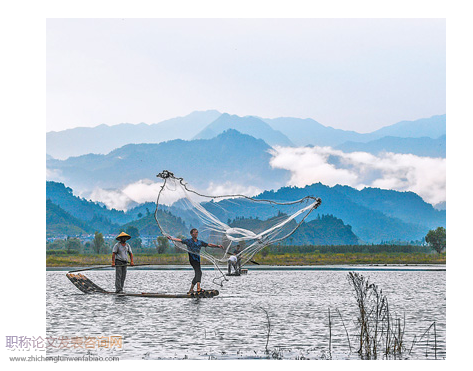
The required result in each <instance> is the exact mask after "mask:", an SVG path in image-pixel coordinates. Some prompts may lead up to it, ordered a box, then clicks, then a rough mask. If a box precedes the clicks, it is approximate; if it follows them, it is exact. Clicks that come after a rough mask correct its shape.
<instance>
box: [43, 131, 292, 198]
mask: <svg viewBox="0 0 473 371" xmlns="http://www.w3.org/2000/svg"><path fill="white" fill-rule="evenodd" d="M270 149H271V147H270V146H269V145H268V144H266V143H265V142H264V141H263V140H261V139H255V138H253V137H252V136H250V135H245V134H241V133H239V132H238V131H236V130H228V131H226V132H224V133H222V134H220V135H218V136H217V137H215V138H212V139H196V140H190V141H184V140H172V141H168V142H163V143H158V144H128V145H125V146H123V147H121V148H118V149H115V150H113V151H112V152H110V153H108V154H106V155H96V154H88V155H83V156H78V157H69V158H68V159H67V160H62V161H61V160H56V159H49V160H47V167H48V168H49V169H54V171H56V172H58V173H59V174H60V175H59V177H58V178H57V179H55V180H59V181H64V182H65V183H66V184H67V185H68V186H69V187H72V188H73V189H74V190H75V191H76V192H84V191H90V190H92V188H94V187H100V188H115V189H117V188H121V187H123V186H125V185H127V184H130V183H133V182H136V181H139V180H142V179H149V180H152V181H156V180H157V179H156V175H157V174H158V173H159V172H161V171H162V170H164V169H166V170H171V171H172V172H173V173H174V174H176V176H182V174H186V181H187V182H189V183H191V184H192V185H193V186H194V187H196V188H199V189H206V188H207V187H209V185H210V184H211V183H215V184H224V183H226V182H232V183H234V184H238V185H241V186H243V185H245V184H247V185H251V186H253V187H257V188H260V189H261V190H264V189H273V188H274V187H280V186H283V185H285V184H286V183H287V181H288V180H289V175H290V174H289V172H288V171H286V170H281V169H273V168H272V167H271V166H270V164H269V160H270V158H271V154H270V153H269V150H270Z"/></svg>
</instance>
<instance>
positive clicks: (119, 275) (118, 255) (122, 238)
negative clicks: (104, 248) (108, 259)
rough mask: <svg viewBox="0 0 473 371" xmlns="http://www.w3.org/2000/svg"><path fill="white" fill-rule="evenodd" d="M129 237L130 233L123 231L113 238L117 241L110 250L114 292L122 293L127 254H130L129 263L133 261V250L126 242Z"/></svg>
mask: <svg viewBox="0 0 473 371" xmlns="http://www.w3.org/2000/svg"><path fill="white" fill-rule="evenodd" d="M130 238H131V236H130V235H128V234H126V233H125V232H122V233H120V234H119V235H118V236H117V237H116V238H115V239H116V240H117V241H118V242H117V243H116V244H115V246H113V250H112V267H115V292H116V293H122V292H123V285H124V284H125V278H126V266H127V264H128V255H127V254H129V255H130V265H135V264H134V263H133V252H132V251H131V247H130V245H129V244H127V242H126V241H128V240H129V239H130Z"/></svg>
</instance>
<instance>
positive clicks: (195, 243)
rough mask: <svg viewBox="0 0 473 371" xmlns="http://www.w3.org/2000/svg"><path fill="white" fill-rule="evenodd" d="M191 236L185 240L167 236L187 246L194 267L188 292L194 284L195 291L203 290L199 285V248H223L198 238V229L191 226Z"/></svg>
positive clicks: (200, 275) (190, 261)
mask: <svg viewBox="0 0 473 371" xmlns="http://www.w3.org/2000/svg"><path fill="white" fill-rule="evenodd" d="M190 234H191V238H189V239H187V240H181V239H180V238H174V237H171V236H168V239H170V240H171V241H175V242H180V243H183V244H184V245H186V246H187V249H188V250H187V252H188V253H189V263H190V265H191V266H192V268H193V269H194V278H193V280H192V284H191V288H190V289H189V291H188V294H190V293H192V292H194V286H195V285H196V284H197V293H200V292H202V291H204V290H203V289H202V288H201V287H200V281H201V279H202V269H201V268H200V249H201V248H202V247H207V246H209V247H218V248H220V249H223V246H222V245H215V244H213V243H207V242H204V241H201V240H198V239H197V237H198V236H199V231H198V230H197V229H196V228H192V229H191V231H190Z"/></svg>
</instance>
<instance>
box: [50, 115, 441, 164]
mask: <svg viewBox="0 0 473 371" xmlns="http://www.w3.org/2000/svg"><path fill="white" fill-rule="evenodd" d="M228 129H235V130H238V131H239V132H241V133H243V134H248V135H251V136H253V137H254V138H256V139H262V140H264V141H265V142H266V143H268V144H269V145H271V146H275V145H279V146H306V145H314V146H332V147H335V146H342V147H343V145H344V143H345V142H356V143H367V142H370V141H376V140H379V139H381V138H383V137H392V138H391V139H390V141H389V143H392V144H387V145H388V147H386V148H382V149H381V151H382V150H384V151H389V150H390V148H395V147H396V141H397V140H399V138H422V137H427V138H431V139H438V138H439V137H442V136H444V135H446V115H438V116H432V117H430V118H423V119H419V120H415V121H402V122H399V123H396V124H394V125H390V126H386V127H383V128H381V129H379V130H376V131H373V132H372V133H368V134H360V133H357V132H355V131H347V130H341V129H334V128H332V127H328V126H324V125H322V124H320V123H318V122H317V121H315V120H313V119H310V118H309V119H300V118H292V117H281V118H274V119H266V118H260V117H256V116H244V117H240V116H237V115H229V114H227V113H223V114H222V113H220V112H218V111H215V110H210V111H196V112H193V113H191V114H189V115H187V116H184V117H176V118H173V119H170V120H165V121H162V122H160V123H157V124H151V125H148V124H144V123H141V124H137V125H133V124H120V125H113V126H107V125H104V124H102V125H99V126H96V127H93V128H84V127H79V128H74V129H68V130H63V131H58V132H54V131H52V132H48V133H47V134H46V142H47V151H46V152H47V154H48V155H50V156H52V157H54V158H57V159H66V158H68V157H70V156H80V155H84V154H89V153H95V154H107V153H109V152H110V151H112V150H114V149H116V148H119V147H122V146H123V145H126V144H130V143H133V144H141V143H161V142H164V141H169V140H175V139H182V140H191V139H211V138H213V137H215V136H217V135H219V134H221V133H222V132H224V131H226V130H228ZM440 140H443V141H444V139H440ZM378 146H379V143H378ZM389 146H391V147H389ZM409 147H410V149H409V150H410V152H409V153H413V154H418V155H422V154H421V153H423V152H422V151H423V150H420V152H419V151H418V150H417V144H416V143H415V142H412V143H409ZM442 153H443V152H442V151H441V150H440V152H438V153H435V157H442Z"/></svg>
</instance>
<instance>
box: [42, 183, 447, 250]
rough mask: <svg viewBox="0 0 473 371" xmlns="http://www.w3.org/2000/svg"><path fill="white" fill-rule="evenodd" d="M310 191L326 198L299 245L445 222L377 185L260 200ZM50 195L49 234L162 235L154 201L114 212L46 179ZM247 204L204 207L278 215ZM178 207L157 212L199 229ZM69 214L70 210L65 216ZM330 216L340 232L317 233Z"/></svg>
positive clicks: (403, 234)
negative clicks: (128, 228) (135, 231)
mask: <svg viewBox="0 0 473 371" xmlns="http://www.w3.org/2000/svg"><path fill="white" fill-rule="evenodd" d="M308 195H312V196H317V197H320V198H322V205H321V206H320V207H319V208H318V209H317V210H315V211H314V212H312V213H311V214H310V216H309V217H308V218H307V220H306V226H305V227H303V229H301V231H300V232H301V233H302V232H303V233H302V235H303V236H305V237H304V238H305V239H304V240H300V239H299V237H301V238H302V235H301V236H299V237H298V238H297V241H299V240H300V241H299V242H300V243H310V241H313V242H314V243H315V241H319V239H320V238H322V237H323V239H325V240H324V243H327V244H330V243H332V244H334V243H341V242H340V241H342V240H339V238H341V237H342V235H344V236H345V237H343V238H345V239H344V240H343V241H342V242H343V243H350V244H351V243H356V242H357V240H356V239H354V235H356V236H357V238H359V239H360V242H362V243H363V242H364V243H380V242H383V241H398V240H401V241H413V240H421V239H422V238H423V237H425V235H426V234H427V232H428V231H429V229H434V228H437V227H438V226H443V227H445V225H446V212H445V210H442V211H440V210H436V209H434V208H433V207H432V206H431V205H430V204H427V203H425V202H424V201H423V200H422V199H421V198H420V197H419V196H417V195H416V194H414V193H412V192H397V191H388V190H381V189H376V188H367V189H364V190H361V191H358V190H356V189H354V188H351V187H348V186H335V187H328V186H325V185H323V184H320V183H317V184H313V185H310V186H307V187H304V188H297V187H283V188H280V189H279V190H277V191H265V192H263V193H261V194H260V195H258V196H257V198H260V199H271V200H281V201H288V200H297V199H300V198H303V197H305V196H308ZM46 198H47V199H49V200H50V202H53V203H54V204H55V205H58V207H60V208H61V209H62V210H63V211H60V210H59V209H57V208H56V209H55V208H54V207H55V206H54V205H50V204H48V205H49V206H48V223H49V224H48V227H49V231H50V232H51V233H54V232H55V233H68V234H74V233H83V231H86V232H90V231H91V230H92V229H93V230H98V231H101V232H103V233H109V232H110V233H115V232H117V231H118V225H135V226H137V227H139V228H140V230H141V229H142V230H143V233H145V232H146V233H151V234H157V233H159V232H158V229H157V226H156V225H154V222H153V213H154V210H155V207H156V205H155V203H151V202H150V203H146V204H143V205H140V206H138V207H136V208H134V209H132V210H129V211H128V212H123V211H117V210H110V209H107V208H105V207H103V206H100V205H98V204H97V203H95V202H91V201H87V200H85V199H81V198H79V197H77V196H74V195H73V193H72V189H71V188H69V187H65V186H64V184H61V183H56V182H47V184H46ZM247 204H248V201H245V200H235V199H232V200H223V201H220V202H219V203H210V202H209V203H206V204H204V207H205V208H206V209H207V210H209V211H210V212H212V213H213V214H214V215H216V216H217V217H218V218H219V219H221V220H222V221H225V222H226V221H227V220H228V219H231V220H236V219H237V218H240V220H241V218H246V219H248V218H253V219H255V220H256V218H258V220H259V221H264V220H266V219H269V218H272V217H274V216H275V215H274V213H275V210H274V208H273V207H272V206H268V205H266V206H265V204H257V205H256V206H255V205H254V204H253V207H248V205H247ZM179 206H180V203H179V202H177V203H176V204H175V205H173V206H172V207H163V206H162V205H161V206H160V208H159V211H158V212H159V213H163V212H164V214H161V217H162V218H164V219H165V220H166V223H167V222H169V223H171V224H170V225H169V227H170V228H171V227H172V228H175V232H176V233H177V232H179V233H184V232H187V229H189V228H190V227H199V226H200V225H199V221H198V220H197V219H195V216H194V215H193V214H192V213H190V212H189V211H187V210H183V209H181V208H180V207H179ZM58 210H59V211H58ZM65 212H67V213H69V214H68V215H66V214H64V213H65ZM169 212H170V213H171V214H169ZM327 215H330V216H332V217H333V218H335V219H340V220H339V221H337V222H336V223H335V224H337V225H338V227H337V228H336V229H337V232H336V233H329V231H325V232H323V233H322V232H317V231H315V230H314V229H313V228H312V227H313V226H316V225H317V223H312V222H311V221H313V220H317V219H320V217H324V216H327ZM333 218H332V219H333ZM335 219H333V220H335ZM327 220H329V219H326V221H327ZM330 220H331V219H330ZM342 221H343V222H342ZM125 223H128V224H125ZM184 223H185V224H184ZM254 223H256V222H254ZM307 227H310V230H306V229H304V228H307ZM173 230H174V229H173ZM352 232H353V233H354V235H353V234H352ZM317 233H318V234H319V235H318V236H316V234H317ZM346 238H348V239H350V242H347V241H348V240H346ZM295 241H296V240H295ZM330 241H331V242H330ZM337 241H338V242H337Z"/></svg>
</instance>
